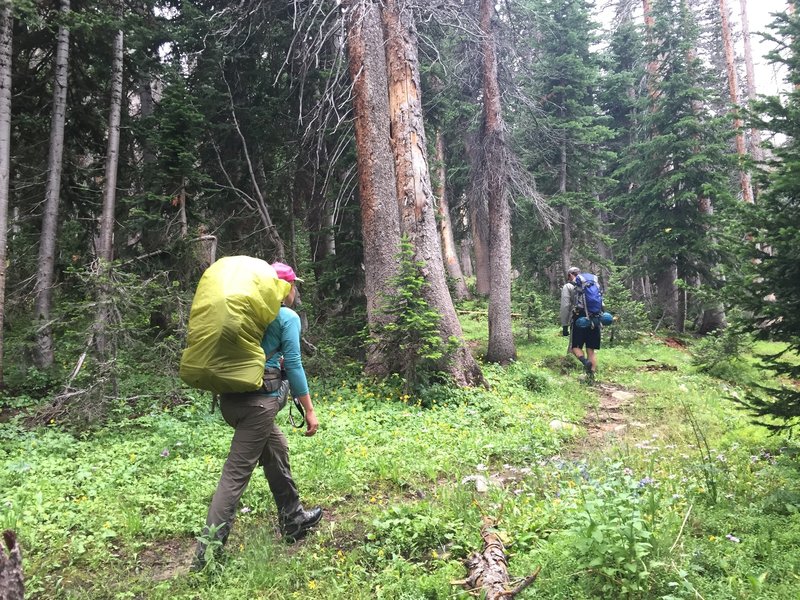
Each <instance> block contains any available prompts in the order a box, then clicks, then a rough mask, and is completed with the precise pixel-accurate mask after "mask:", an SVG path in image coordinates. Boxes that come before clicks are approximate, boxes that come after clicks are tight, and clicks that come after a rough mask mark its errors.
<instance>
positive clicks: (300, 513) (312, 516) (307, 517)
mask: <svg viewBox="0 0 800 600" xmlns="http://www.w3.org/2000/svg"><path fill="white" fill-rule="evenodd" d="M321 519H322V508H320V507H319V506H318V507H316V508H312V509H311V510H303V509H302V508H300V509H299V510H297V511H296V512H295V513H293V514H292V515H291V516H288V517H284V516H283V515H281V516H280V518H279V521H280V526H281V533H282V534H283V537H284V539H285V540H286V541H287V542H289V543H290V544H292V543H294V542H296V541H297V540H300V539H302V538H304V537H305V535H306V533H308V531H309V530H310V529H311V528H312V527H314V525H316V524H317V523H319V522H320V520H321Z"/></svg>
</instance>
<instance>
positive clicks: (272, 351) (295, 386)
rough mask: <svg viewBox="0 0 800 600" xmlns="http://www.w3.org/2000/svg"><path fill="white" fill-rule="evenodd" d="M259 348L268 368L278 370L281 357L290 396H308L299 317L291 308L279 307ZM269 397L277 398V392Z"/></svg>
mask: <svg viewBox="0 0 800 600" xmlns="http://www.w3.org/2000/svg"><path fill="white" fill-rule="evenodd" d="M261 347H262V348H263V349H264V354H265V355H266V356H267V358H268V360H267V363H266V366H267V367H268V368H272V369H279V368H280V358H281V356H283V368H284V369H285V370H286V375H287V376H288V377H289V385H290V386H291V388H292V396H295V397H298V396H305V395H306V394H308V380H307V379H306V372H305V369H303V361H302V360H301V358H300V317H299V316H298V315H297V313H296V312H294V311H293V310H292V309H291V308H287V307H286V306H281V309H280V310H279V311H278V316H277V317H275V320H274V321H272V323H270V324H269V325H268V326H267V330H266V331H265V332H264V337H263V338H261ZM270 395H271V396H277V395H278V392H277V391H276V392H273V393H272V394H270Z"/></svg>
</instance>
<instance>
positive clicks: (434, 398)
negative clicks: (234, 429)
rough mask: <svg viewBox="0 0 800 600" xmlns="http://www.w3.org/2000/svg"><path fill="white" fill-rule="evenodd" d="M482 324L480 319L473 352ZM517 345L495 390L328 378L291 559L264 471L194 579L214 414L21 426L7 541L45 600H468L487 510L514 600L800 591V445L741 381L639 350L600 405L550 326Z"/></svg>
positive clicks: (8, 500) (184, 407) (221, 443)
mask: <svg viewBox="0 0 800 600" xmlns="http://www.w3.org/2000/svg"><path fill="white" fill-rule="evenodd" d="M484 327H485V323H482V322H481V321H480V320H479V319H472V317H470V318H469V319H468V320H467V321H465V330H466V332H467V335H469V336H471V337H473V338H474V339H475V340H476V342H475V344H474V346H475V350H476V351H477V352H478V353H480V352H481V342H480V341H479V340H480V337H481V334H482V332H483V328H484ZM519 340H520V343H519V348H518V349H519V361H518V362H517V363H516V364H514V365H512V366H510V367H507V368H500V367H495V366H486V367H485V369H486V373H487V375H488V377H489V379H490V381H491V384H492V387H491V389H490V390H453V389H450V388H447V387H445V386H440V387H436V386H434V387H433V388H431V389H430V390H428V392H427V393H426V394H425V395H424V396H420V397H417V396H412V395H409V394H407V393H405V392H404V391H403V386H402V385H401V382H399V381H395V382H387V383H383V384H379V385H373V384H369V383H368V382H366V381H361V380H359V379H358V378H357V377H353V376H346V375H343V376H342V377H341V378H338V379H335V380H334V379H330V378H328V379H325V380H317V381H313V382H312V390H313V392H314V394H315V398H316V404H317V406H318V412H319V416H320V422H321V430H320V433H319V435H317V436H315V437H314V438H305V437H303V436H302V435H299V434H296V433H294V432H291V431H289V430H290V429H291V427H290V426H289V425H288V423H287V424H286V428H285V429H286V431H287V434H288V437H289V440H290V447H291V451H292V455H291V460H292V466H293V471H294V474H295V478H296V480H297V482H298V485H299V486H300V489H301V495H302V497H303V499H304V501H305V503H307V504H309V505H313V504H321V505H322V506H324V507H325V509H326V514H325V517H324V520H323V522H322V523H321V526H320V527H319V529H318V531H317V532H316V533H314V534H313V535H311V536H310V537H308V538H307V539H306V540H304V541H302V542H300V543H298V544H295V545H292V546H289V545H286V544H283V543H282V542H281V541H280V540H279V536H278V534H277V523H276V518H275V514H274V506H273V503H272V500H271V497H270V495H269V491H268V488H267V485H266V483H265V481H264V478H263V477H261V476H260V475H258V474H256V476H254V478H253V480H252V482H251V484H250V487H249V489H248V490H247V492H246V493H245V496H244V498H243V500H242V504H241V506H240V511H239V516H238V518H237V523H236V526H235V527H234V532H233V535H232V537H231V539H230V541H229V544H228V547H227V552H226V555H225V557H224V559H223V561H222V562H221V563H220V564H218V565H211V566H210V568H208V569H207V570H206V571H204V572H202V573H199V574H189V573H188V566H189V562H190V560H191V553H192V549H193V545H194V536H195V535H196V533H197V532H198V531H199V529H200V528H201V526H202V524H203V521H204V518H205V512H206V509H207V506H208V502H209V499H210V496H211V494H212V492H213V490H214V487H215V485H216V482H217V478H218V476H219V473H220V469H221V465H222V462H223V461H224V458H225V455H226V451H227V446H228V443H229V440H230V431H229V430H228V428H227V427H226V426H225V425H224V423H223V422H222V419H221V418H220V416H219V413H218V412H217V413H216V414H210V413H209V410H208V409H209V404H210V403H209V399H208V398H207V397H203V396H200V395H197V396H195V395H193V393H192V392H189V391H187V392H186V396H187V398H188V401H187V402H186V403H184V404H179V405H177V406H171V407H169V408H166V409H164V408H161V407H160V406H159V405H154V406H153V408H152V410H151V411H149V412H147V413H146V414H142V415H139V416H136V417H133V416H131V417H128V418H124V419H119V420H117V421H116V422H114V423H112V424H110V425H107V426H106V427H104V428H103V429H100V430H93V431H90V432H85V433H83V434H74V433H68V432H65V431H63V430H62V429H61V427H59V425H58V424H57V423H53V424H51V425H50V426H49V427H44V428H40V429H34V430H28V429H26V428H24V427H23V426H22V424H21V414H20V415H19V416H17V417H13V418H10V419H9V420H8V421H6V422H4V423H2V424H1V425H0V437H2V442H3V443H2V445H1V446H0V526H2V527H4V528H13V529H15V530H17V531H18V532H19V533H20V536H21V540H22V544H23V548H24V553H25V554H24V556H25V569H26V576H27V586H28V592H29V597H31V598H226V599H227V598H231V599H235V598H243V599H244V598H248V599H250V598H293V597H298V598H365V599H366V598H388V599H417V598H453V597H467V595H466V592H465V591H464V590H461V589H460V588H458V587H456V586H453V585H452V583H451V582H452V581H454V580H458V579H462V578H463V577H464V576H465V568H464V566H463V562H462V561H463V559H464V558H465V557H466V556H467V555H468V554H469V553H470V552H472V551H474V550H477V549H480V544H481V539H480V535H479V527H480V523H481V516H482V515H490V516H492V517H494V518H496V519H497V520H498V526H497V527H498V529H499V530H500V533H501V536H502V538H503V539H504V540H505V541H506V543H507V552H508V555H509V570H510V572H511V573H513V574H514V575H516V576H519V577H524V576H525V575H528V574H529V573H531V572H532V571H533V570H534V569H535V568H536V567H538V566H541V574H540V575H539V578H538V579H537V581H536V582H535V583H534V584H533V585H532V586H531V587H529V588H528V589H527V590H526V591H525V592H523V594H522V595H521V597H530V598H536V597H542V598H665V599H670V598H709V599H710V598H715V599H717V598H765V599H769V598H775V599H785V598H794V597H798V596H799V595H800V473H798V466H800V463H799V462H798V456H797V453H798V446H797V444H796V443H795V442H793V441H791V440H789V439H785V438H783V437H778V436H770V435H768V434H767V432H766V431H765V430H764V429H762V428H760V427H757V426H754V425H751V424H750V423H749V422H748V418H747V416H746V415H745V414H743V413H742V412H740V411H738V410H737V409H736V408H735V406H734V404H733V403H732V402H731V401H730V399H729V398H730V397H731V396H732V395H734V394H736V393H737V392H738V389H737V383H736V381H735V378H734V377H726V378H724V379H720V378H718V377H713V376H710V375H708V374H706V372H704V371H703V370H702V369H700V368H698V366H697V361H696V360H693V358H692V354H691V353H690V352H689V351H688V350H687V348H686V347H685V344H683V343H676V342H674V341H673V342H667V341H665V340H661V339H657V338H647V339H645V340H643V341H641V342H639V343H637V344H634V345H631V346H628V347H624V348H623V347H620V348H608V349H604V350H603V351H602V352H601V373H600V377H599V383H598V385H595V386H592V387H590V386H586V385H583V384H581V382H580V374H579V371H578V369H577V367H576V365H577V363H575V362H574V361H572V362H571V361H569V360H567V359H566V357H565V356H564V341H563V339H562V338H561V337H559V332H558V331H557V330H556V329H555V328H554V329H553V330H552V331H542V332H538V333H534V334H533V335H531V336H530V337H529V336H528V332H527V331H526V330H524V329H521V330H520V332H519ZM347 372H350V371H348V370H343V373H347ZM753 373H756V374H757V372H756V371H752V370H748V377H751V376H753ZM280 418H281V419H282V420H286V415H285V414H282V415H281V417H280ZM484 485H485V488H486V489H485V491H482V490H483V488H484Z"/></svg>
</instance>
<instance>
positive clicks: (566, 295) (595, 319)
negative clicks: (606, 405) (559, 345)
mask: <svg viewBox="0 0 800 600" xmlns="http://www.w3.org/2000/svg"><path fill="white" fill-rule="evenodd" d="M602 315H603V296H602V293H601V291H600V285H599V283H598V281H597V277H595V276H594V275H592V274H591V273H581V270H580V269H579V268H578V267H570V268H569V270H568V271H567V283H565V284H564V287H562V288H561V314H560V316H561V333H562V335H563V336H564V337H569V338H570V342H569V351H570V352H571V353H572V354H574V355H575V357H576V358H577V359H578V360H579V361H581V364H583V368H584V370H585V371H586V375H587V377H588V379H589V381H593V380H594V376H595V373H597V350H599V349H600V329H601V322H600V319H601V316H602ZM609 316H610V315H609ZM584 346H585V347H586V355H585V356H584V353H583V347H584Z"/></svg>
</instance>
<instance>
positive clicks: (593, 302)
mask: <svg viewBox="0 0 800 600" xmlns="http://www.w3.org/2000/svg"><path fill="white" fill-rule="evenodd" d="M573 285H574V286H575V291H576V298H575V305H576V307H577V309H578V312H581V313H584V314H585V315H586V316H587V317H597V316H599V315H600V314H601V313H602V312H603V293H602V292H601V291H600V283H599V282H598V281H597V277H595V276H594V275H592V274H591V273H581V274H580V275H578V276H577V277H576V278H575V281H574V282H573Z"/></svg>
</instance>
